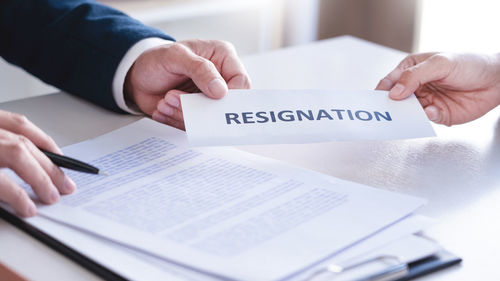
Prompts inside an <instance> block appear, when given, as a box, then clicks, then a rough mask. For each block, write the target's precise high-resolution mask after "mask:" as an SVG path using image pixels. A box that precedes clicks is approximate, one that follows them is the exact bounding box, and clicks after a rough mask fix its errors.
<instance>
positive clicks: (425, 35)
mask: <svg viewBox="0 0 500 281" xmlns="http://www.w3.org/2000/svg"><path fill="white" fill-rule="evenodd" d="M499 15H500V1H493V0H421V16H422V17H421V24H420V40H419V43H418V44H417V46H416V47H417V49H416V51H418V52H429V51H446V52H480V53H497V52H500V33H499V30H500V16H499Z"/></svg>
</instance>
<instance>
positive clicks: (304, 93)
mask: <svg viewBox="0 0 500 281" xmlns="http://www.w3.org/2000/svg"><path fill="white" fill-rule="evenodd" d="M181 101H182V110H183V114H184V123H185V125H186V132H187V134H188V137H189V142H190V143H191V144H192V145H200V146H203V145H207V146H217V145H245V144H283V143H314V142H328V141H349V140H391V139H407V138H421V137H431V136H435V133H434V130H433V129H432V126H431V124H430V122H429V120H428V119H427V117H426V115H425V113H424V111H423V109H422V106H421V105H420V104H419V102H418V100H417V98H416V97H415V96H413V95H412V96H411V97H409V98H408V99H405V100H403V101H393V100H391V99H389V97H388V93H387V92H385V91H333V90H231V91H229V93H228V95H227V96H226V97H224V98H223V99H221V100H213V99H210V98H207V97H206V96H204V95H202V94H192V95H181Z"/></svg>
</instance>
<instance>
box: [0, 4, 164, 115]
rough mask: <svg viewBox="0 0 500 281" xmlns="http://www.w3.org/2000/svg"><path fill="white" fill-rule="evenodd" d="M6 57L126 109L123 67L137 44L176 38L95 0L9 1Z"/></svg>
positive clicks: (1, 31) (0, 7) (1, 23)
mask: <svg viewBox="0 0 500 281" xmlns="http://www.w3.org/2000/svg"><path fill="white" fill-rule="evenodd" d="M0 35H1V36H2V43H0V55H1V56H2V57H4V58H5V59H6V60H7V61H9V62H10V63H13V64H16V65H18V66H20V67H22V68H24V69H25V70H27V71H28V72H30V73H31V74H33V75H35V76H37V77H38V78H40V79H41V80H43V81H44V82H46V83H49V84H52V85H54V86H56V87H58V88H60V89H62V90H64V91H66V92H69V93H71V94H74V95H77V96H80V97H82V98H85V99H88V100H90V101H92V102H94V103H97V104H99V105H101V106H104V107H106V108H108V109H112V110H115V111H120V108H119V107H118V105H117V104H116V102H115V99H114V98H113V95H112V81H113V78H114V75H115V72H116V69H117V67H118V65H119V64H120V62H121V60H122V58H123V57H124V55H125V54H126V53H127V51H128V50H129V49H130V48H131V47H132V46H133V45H135V44H136V43H137V42H139V41H141V40H143V39H146V38H151V37H156V38H163V39H166V40H173V38H172V37H170V36H168V35H166V34H164V33H163V32H161V31H159V30H156V29H154V28H151V27H147V26H145V25H143V24H142V23H140V22H138V21H136V20H134V19H132V18H130V17H128V16H127V15H125V14H123V13H121V12H119V11H117V10H114V9H112V8H109V7H107V6H104V5H101V4H98V3H96V2H93V1H89V0H64V1H60V0H3V1H1V2H0Z"/></svg>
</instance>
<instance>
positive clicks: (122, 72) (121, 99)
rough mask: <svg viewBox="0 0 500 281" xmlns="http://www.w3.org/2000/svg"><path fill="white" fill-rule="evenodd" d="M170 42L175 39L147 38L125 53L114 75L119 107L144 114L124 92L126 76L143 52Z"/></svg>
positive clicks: (129, 111)
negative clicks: (129, 100)
mask: <svg viewBox="0 0 500 281" xmlns="http://www.w3.org/2000/svg"><path fill="white" fill-rule="evenodd" d="M170 43H173V41H170V40H165V39H161V38H157V37H152V38H146V39H142V40H141V41H139V42H137V43H135V44H134V45H133V46H132V47H131V48H130V49H129V50H128V51H127V53H125V55H124V56H123V58H122V60H121V62H120V64H119V65H118V68H117V69H116V72H115V76H114V77H113V97H114V99H115V102H116V104H117V105H118V107H119V108H121V109H122V110H124V111H126V112H128V113H131V114H136V115H141V114H143V113H142V112H141V110H140V109H139V108H138V107H137V105H135V104H131V103H130V102H127V101H126V100H125V93H124V92H123V84H124V83H125V77H126V76H127V73H128V71H129V69H130V67H132V65H133V64H134V62H135V61H136V60H137V58H138V57H139V56H140V55H142V53H144V52H145V51H147V50H149V49H151V48H154V47H158V46H160V45H165V44H170Z"/></svg>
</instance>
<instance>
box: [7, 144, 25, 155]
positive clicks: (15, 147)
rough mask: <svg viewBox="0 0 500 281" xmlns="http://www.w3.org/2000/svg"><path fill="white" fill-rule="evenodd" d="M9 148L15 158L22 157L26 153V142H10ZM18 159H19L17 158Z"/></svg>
mask: <svg viewBox="0 0 500 281" xmlns="http://www.w3.org/2000/svg"><path fill="white" fill-rule="evenodd" d="M7 149H8V151H9V152H10V154H11V155H12V156H13V157H15V158H20V157H22V156H23V155H24V153H25V144H24V142H23V141H14V142H10V143H9V144H8V145H7ZM16 160H18V159H16Z"/></svg>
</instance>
